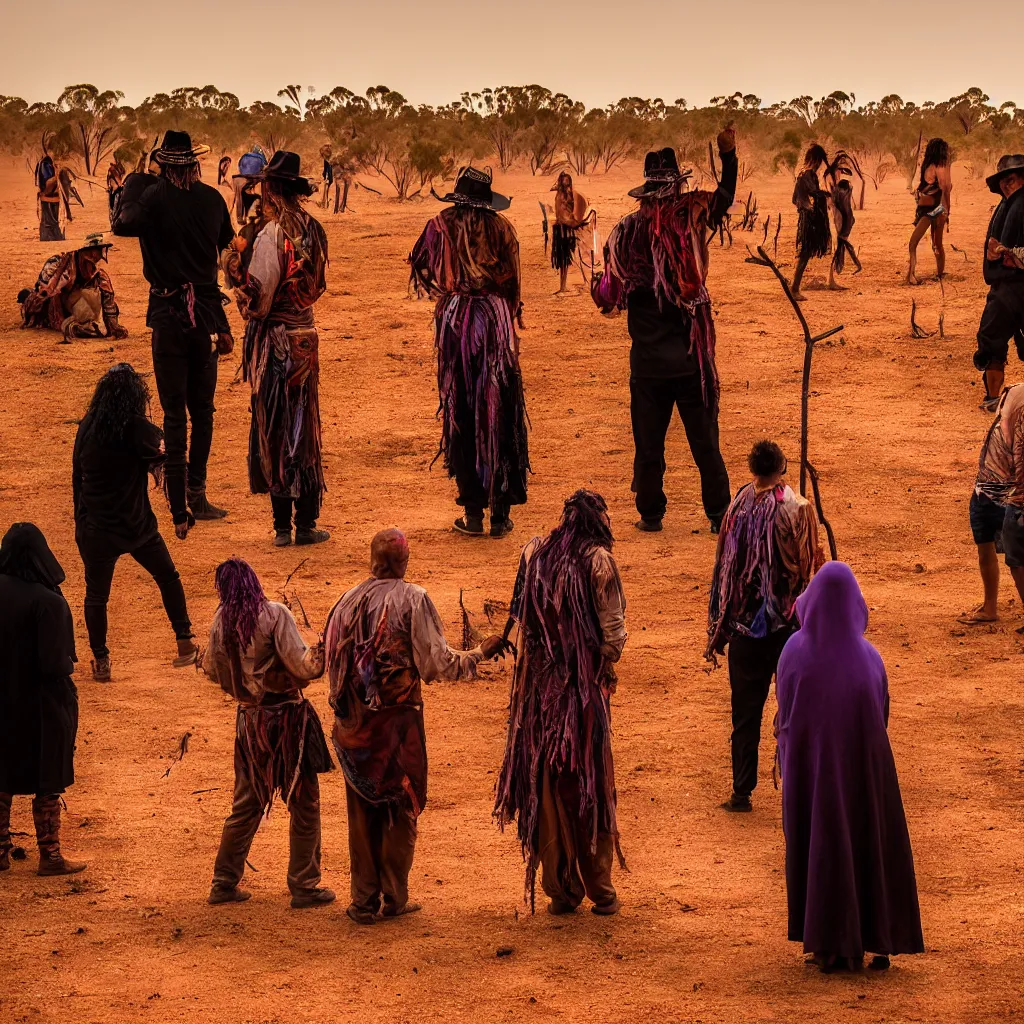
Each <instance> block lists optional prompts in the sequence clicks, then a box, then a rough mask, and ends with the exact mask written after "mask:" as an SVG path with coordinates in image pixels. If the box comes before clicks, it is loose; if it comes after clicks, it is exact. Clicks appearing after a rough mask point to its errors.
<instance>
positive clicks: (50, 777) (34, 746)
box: [0, 523, 86, 875]
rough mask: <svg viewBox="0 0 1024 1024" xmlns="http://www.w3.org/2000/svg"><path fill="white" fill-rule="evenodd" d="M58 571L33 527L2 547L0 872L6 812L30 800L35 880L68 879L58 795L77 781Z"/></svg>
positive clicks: (71, 637)
mask: <svg viewBox="0 0 1024 1024" xmlns="http://www.w3.org/2000/svg"><path fill="white" fill-rule="evenodd" d="M63 582H64V570H63V569H62V568H61V566H60V563H59V562H58V561H57V559H56V558H55V557H54V554H53V552H52V551H51V550H50V548H49V545H48V544H47V543H46V538H45V537H44V536H43V534H42V532H41V531H40V529H39V528H38V527H37V526H35V525H34V524H33V523H15V524H14V525H13V526H12V527H11V528H10V529H9V530H8V531H7V533H6V534H5V535H4V538H3V543H2V544H0V608H3V614H2V615H0V651H3V657H2V658H0V871H7V870H9V869H10V866H11V853H12V851H13V849H14V844H13V842H12V841H11V807H12V805H13V802H14V797H15V795H17V794H24V795H31V796H32V818H33V821H34V822H35V827H36V843H37V845H38V846H39V874H40V875H73V874H76V873H77V872H79V871H84V870H85V867H86V865H85V864H83V863H82V862H81V861H73V860H68V859H67V858H65V857H64V856H63V854H62V853H61V849H60V812H61V803H62V800H61V793H63V792H64V791H65V790H66V789H67V788H68V787H69V786H70V785H71V784H72V783H73V782H74V781H75V736H76V735H77V733H78V691H77V690H76V689H75V684H74V682H72V680H71V673H72V672H74V670H75V662H76V661H77V660H78V658H77V657H76V656H75V624H74V622H73V620H72V618H71V609H70V608H69V607H68V603H67V601H65V600H64V595H63V594H62V593H61V592H60V585H61V584H62V583H63Z"/></svg>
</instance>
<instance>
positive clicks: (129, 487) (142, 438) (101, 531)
mask: <svg viewBox="0 0 1024 1024" xmlns="http://www.w3.org/2000/svg"><path fill="white" fill-rule="evenodd" d="M148 409H149V388H148V387H147V386H146V382H145V381H144V380H143V379H142V377H140V376H139V374H138V373H136V372H135V370H134V369H133V368H132V366H131V365H130V364H129V363H118V364H117V365H116V366H112V367H111V368H110V369H109V370H107V372H106V373H105V374H104V375H103V376H102V377H101V378H100V381H99V383H98V384H97V385H96V391H95V392H94V394H93V396H92V401H91V402H90V403H89V409H88V411H87V412H86V414H85V417H84V418H83V420H82V422H81V424H80V426H79V428H78V435H77V436H76V438H75V451H74V457H73V485H74V500H75V540H76V542H77V544H78V550H79V553H80V554H81V556H82V562H83V564H84V565H85V625H86V628H87V629H88V631H89V646H90V647H91V648H92V653H93V659H94V660H93V663H92V672H93V678H94V679H95V680H97V681H98V682H102V683H106V682H109V681H110V651H109V649H108V648H107V600H108V599H109V597H110V584H111V582H112V580H113V578H114V568H115V566H116V565H117V560H118V559H119V558H120V557H121V556H122V555H125V554H128V555H131V556H132V558H134V559H135V561H136V562H138V563H139V565H141V566H142V567H143V569H145V570H146V571H147V572H148V573H149V574H150V575H151V576H152V577H153V579H154V580H155V581H156V584H157V586H158V587H159V588H160V596H161V598H162V599H163V603H164V608H165V609H166V611H167V617H168V618H169V619H170V620H171V625H172V627H173V628H174V635H175V637H176V638H177V641H178V654H177V657H175V658H174V660H173V662H172V664H173V665H174V667H175V668H181V667H183V666H185V665H191V664H192V663H193V662H194V661H195V659H196V652H197V648H196V646H195V644H194V643H193V642H192V625H191V623H190V622H189V617H188V608H187V606H186V604H185V591H184V589H183V587H182V585H181V578H180V577H179V576H178V571H177V569H175V568H174V562H173V560H172V559H171V554H170V552H169V551H168V550H167V545H166V544H165V543H164V539H163V537H161V536H160V530H159V527H158V525H157V521H156V516H155V515H154V514H153V508H152V506H151V505H150V503H149V474H150V473H152V474H153V476H154V478H157V477H159V476H160V473H161V470H162V467H163V463H164V459H165V455H164V449H163V433H162V432H161V431H160V429H159V427H157V426H156V425H155V424H154V423H153V422H152V420H150V418H149V416H148Z"/></svg>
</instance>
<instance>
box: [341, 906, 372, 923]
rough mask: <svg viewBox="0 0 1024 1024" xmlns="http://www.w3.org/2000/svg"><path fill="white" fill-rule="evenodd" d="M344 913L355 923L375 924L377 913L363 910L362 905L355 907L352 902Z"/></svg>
mask: <svg viewBox="0 0 1024 1024" xmlns="http://www.w3.org/2000/svg"><path fill="white" fill-rule="evenodd" d="M345 913H346V914H347V915H348V916H349V919H350V920H352V921H355V923H356V924H376V923H377V915H376V914H375V913H373V911H372V910H364V909H363V908H362V907H357V906H356V905H355V904H354V903H353V904H351V905H350V906H349V907H348V909H347V910H346V911H345Z"/></svg>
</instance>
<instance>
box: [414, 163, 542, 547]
mask: <svg viewBox="0 0 1024 1024" xmlns="http://www.w3.org/2000/svg"><path fill="white" fill-rule="evenodd" d="M439 198H441V197H439ZM442 201H443V202H447V203H453V204H454V205H453V206H452V208H451V209H448V210H444V211H443V212H441V213H440V214H438V215H437V216H436V217H434V218H433V219H432V220H430V221H428V223H427V226H426V227H425V228H424V229H423V233H422V234H421V235H420V237H419V240H418V241H417V242H416V245H415V247H414V248H413V251H412V253H411V255H410V256H409V263H410V264H411V265H412V276H411V283H412V285H413V287H414V288H415V289H416V292H417V294H427V295H429V296H430V297H431V298H433V299H436V300H437V304H436V306H435V307H434V340H435V344H436V346H437V390H438V397H439V400H440V405H439V408H438V415H439V416H440V418H441V445H440V448H439V449H438V453H437V458H443V460H444V466H445V469H447V470H448V475H449V476H450V477H454V478H455V482H456V484H457V485H458V488H459V494H458V497H457V498H456V499H455V501H456V503H457V504H459V505H462V506H463V508H464V509H465V515H464V516H461V517H460V518H458V519H456V520H455V524H454V528H455V530H456V531H457V532H459V533H465V534H470V535H473V536H480V535H482V534H483V532H484V509H486V508H490V510H491V536H492V537H504V536H505V535H506V534H508V533H510V532H511V531H512V525H513V524H512V520H511V519H510V518H509V509H510V507H511V506H512V505H524V504H526V476H527V473H529V471H530V456H529V452H528V449H527V440H526V424H527V420H526V399H525V396H524V393H523V378H522V375H521V374H520V372H519V339H518V337H517V336H516V332H515V327H514V326H513V324H514V323H515V322H518V323H519V324H520V325H521V324H522V308H523V304H522V300H521V298H520V283H519V240H518V239H517V238H516V233H515V230H514V229H513V227H512V225H511V224H510V223H509V222H508V221H507V220H506V219H505V218H504V217H502V216H501V215H500V214H499V213H498V211H499V210H507V209H508V207H509V205H510V204H511V200H510V199H509V198H508V197H507V196H503V195H500V194H499V193H497V192H494V191H493V190H492V189H491V175H490V174H489V173H485V172H483V171H478V170H476V168H473V167H468V168H465V169H464V170H463V171H462V173H461V174H460V175H459V178H458V180H457V181H456V183H455V191H454V192H450V193H448V195H446V196H444V197H443V198H442ZM435 461H436V459H435Z"/></svg>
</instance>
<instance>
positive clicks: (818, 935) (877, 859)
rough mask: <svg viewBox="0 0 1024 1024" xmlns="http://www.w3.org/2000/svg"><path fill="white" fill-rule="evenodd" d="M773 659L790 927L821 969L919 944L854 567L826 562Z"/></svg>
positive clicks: (884, 722)
mask: <svg viewBox="0 0 1024 1024" xmlns="http://www.w3.org/2000/svg"><path fill="white" fill-rule="evenodd" d="M796 607H797V618H798V619H799V621H800V629H799V631H798V632H797V633H795V634H794V635H793V636H792V637H791V639H790V640H789V642H788V643H787V644H786V648H785V650H784V651H783V652H782V658H781V659H780V660H779V673H778V681H777V683H776V693H777V695H778V701H779V711H778V717H777V718H776V736H777V737H778V745H779V760H780V763H781V766H782V827H783V831H784V832H785V835H786V891H787V896H788V901H789V938H790V940H791V941H793V942H803V944H804V951H805V952H808V953H812V954H814V958H815V962H816V963H818V965H819V966H820V967H821V969H822V970H824V971H830V970H838V969H843V968H850V969H857V968H859V967H860V965H861V962H862V960H863V957H864V953H865V951H870V952H872V953H876V954H879V955H877V956H876V957H875V959H874V960H873V961H872V963H871V966H872V967H874V968H876V969H884V968H886V967H888V966H889V957H890V956H891V955H893V954H896V953H923V952H924V942H923V939H922V937H921V914H920V910H919V908H918V902H917V883H916V880H915V876H914V857H913V853H912V851H911V848H910V836H909V834H908V832H907V820H906V817H905V815H904V812H903V801H902V799H901V797H900V785H899V780H898V779H897V777H896V764H895V762H894V760H893V755H892V748H891V747H890V745H889V737H888V735H887V732H886V728H887V726H888V722H889V688H888V681H887V679H886V674H885V665H884V664H883V662H882V658H881V655H880V654H879V653H878V651H877V650H875V648H874V647H873V646H872V645H871V644H870V643H869V642H868V641H867V640H865V639H864V632H865V630H866V629H867V623H868V609H867V605H866V604H865V602H864V598H863V596H862V595H861V592H860V587H859V586H858V585H857V580H856V579H855V577H854V575H853V572H852V571H851V570H850V567H849V566H848V565H846V564H845V563H844V562H830V563H828V564H827V565H826V566H824V567H823V568H822V569H821V571H820V572H818V574H817V575H816V576H815V577H814V579H813V580H812V581H811V584H810V586H809V587H808V588H807V590H806V591H805V592H804V593H803V595H801V597H800V598H799V599H798V600H797V606H796Z"/></svg>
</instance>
